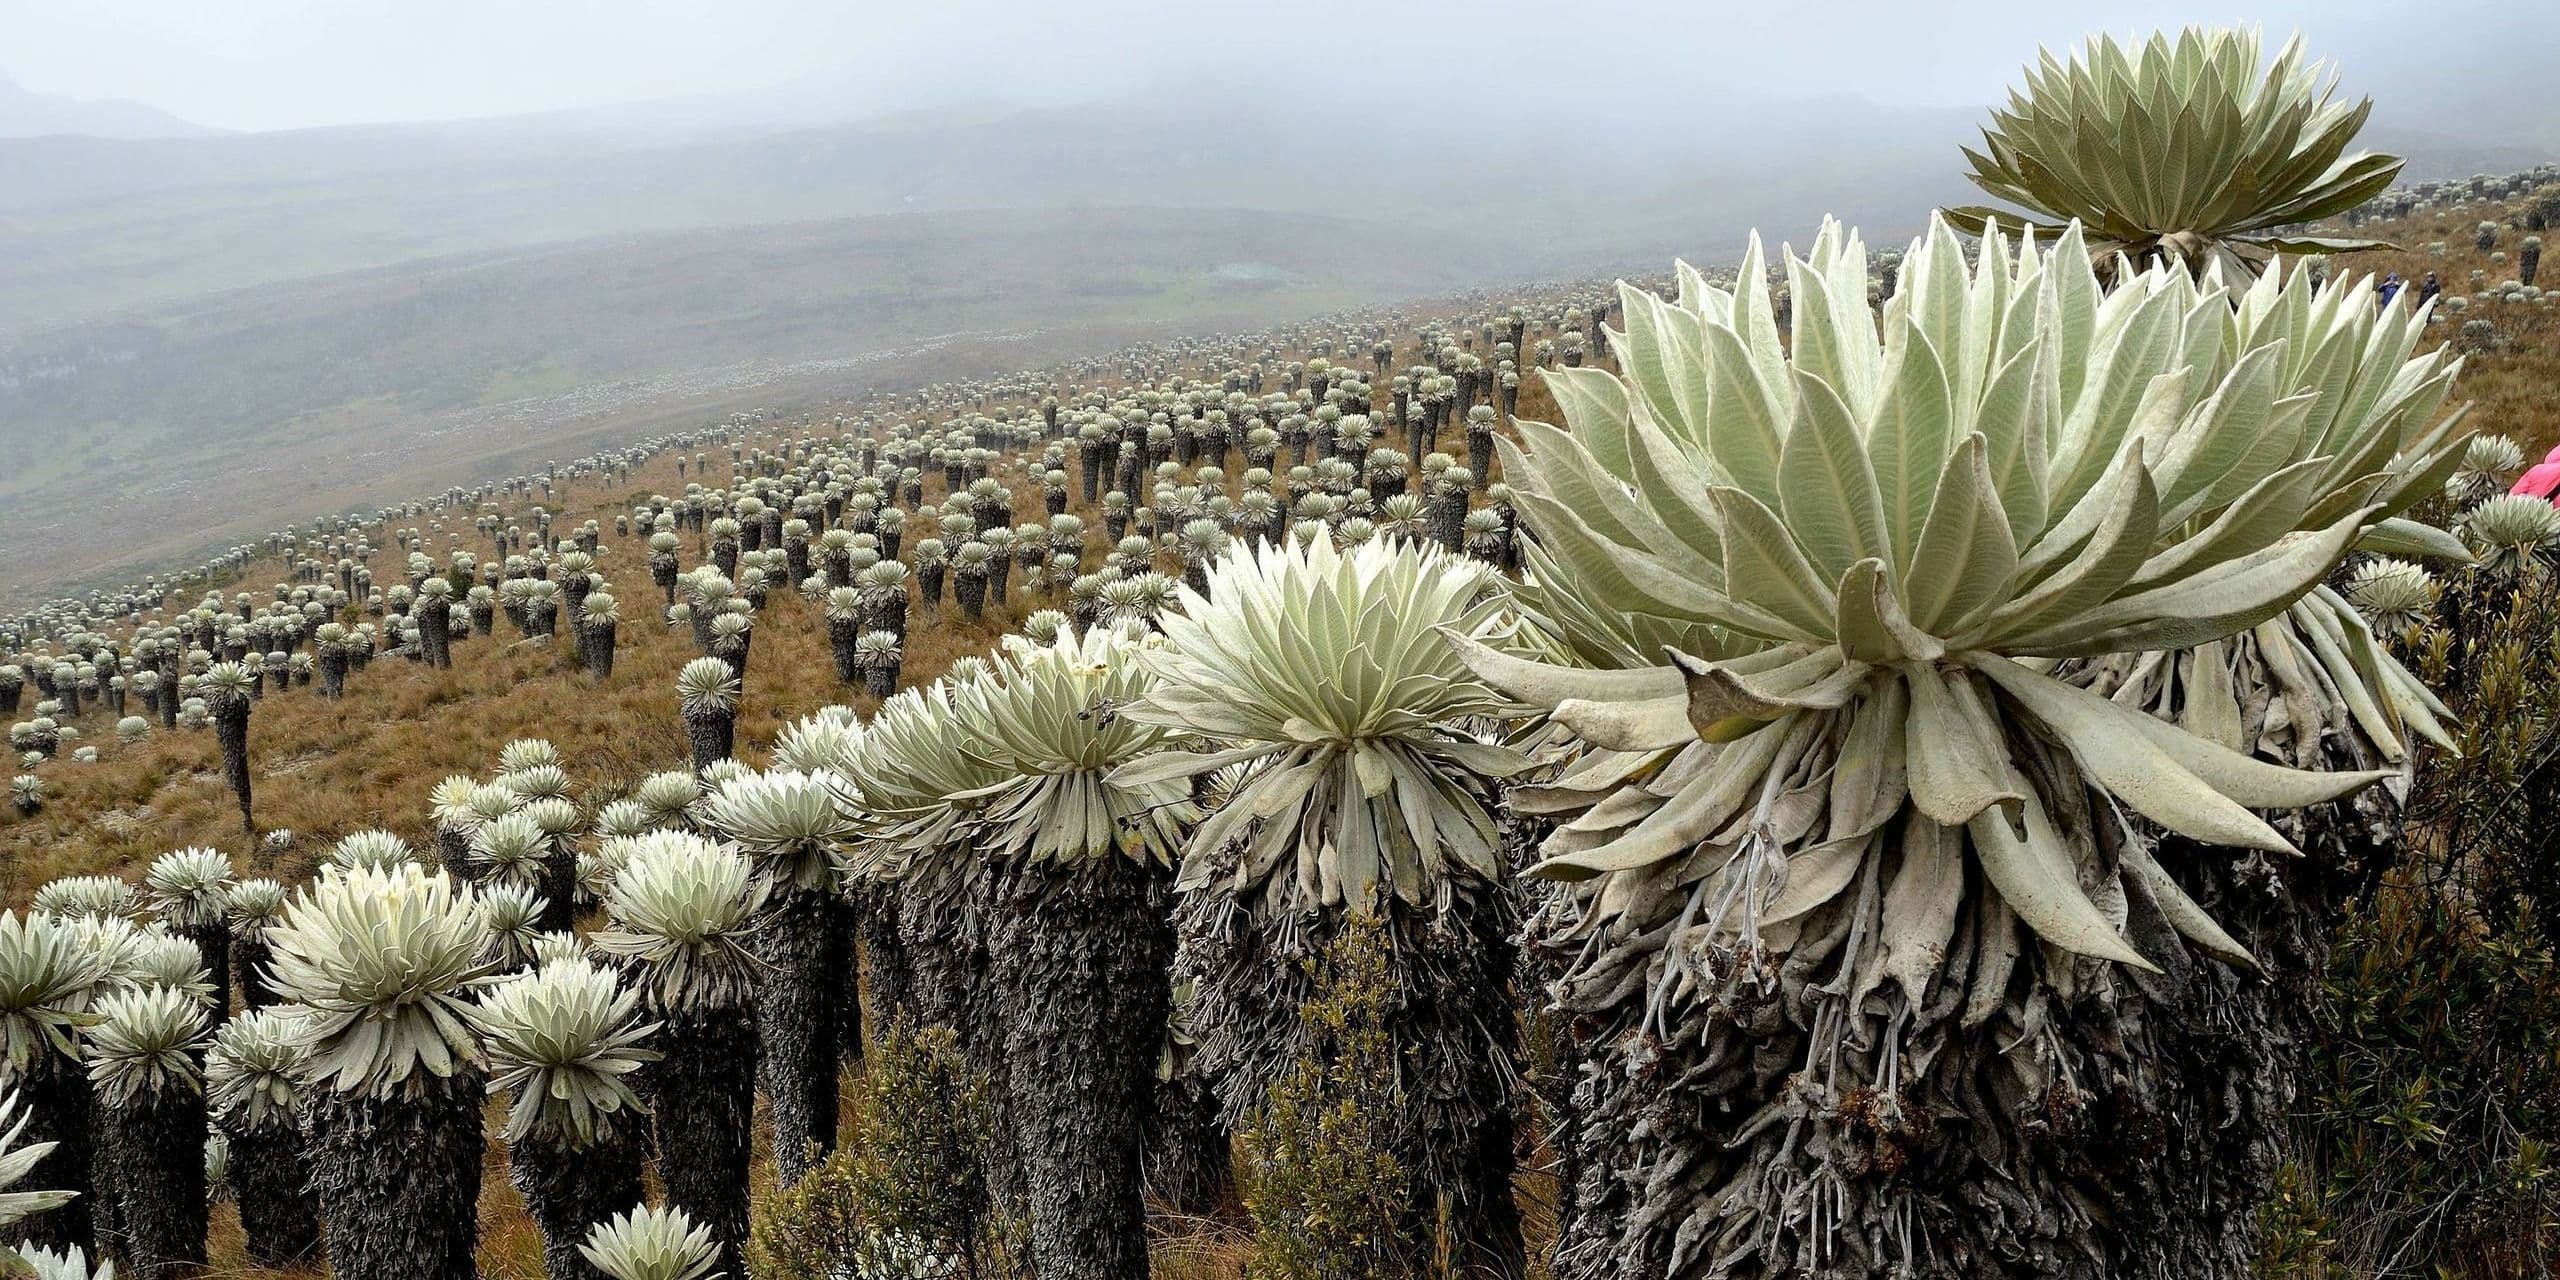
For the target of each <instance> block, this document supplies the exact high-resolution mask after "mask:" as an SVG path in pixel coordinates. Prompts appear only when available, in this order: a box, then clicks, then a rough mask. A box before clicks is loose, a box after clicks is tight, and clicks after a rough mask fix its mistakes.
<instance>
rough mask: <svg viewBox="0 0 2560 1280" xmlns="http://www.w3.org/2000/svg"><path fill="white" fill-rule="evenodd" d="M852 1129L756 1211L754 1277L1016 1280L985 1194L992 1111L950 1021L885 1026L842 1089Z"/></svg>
mask: <svg viewBox="0 0 2560 1280" xmlns="http://www.w3.org/2000/svg"><path fill="white" fill-rule="evenodd" d="M850 1103H851V1110H852V1116H851V1124H852V1130H851V1132H850V1133H849V1134H848V1135H847V1138H846V1141H845V1143H844V1144H843V1146H842V1147H841V1148H839V1149H838V1150H837V1152H836V1153H835V1155H834V1156H832V1157H831V1158H829V1159H828V1160H827V1162H826V1163H825V1164H822V1165H820V1166H819V1167H818V1168H817V1169H815V1170H813V1171H811V1172H810V1174H809V1175H808V1176H807V1177H805V1178H803V1179H801V1180H800V1182H799V1183H798V1184H797V1185H796V1186H793V1187H791V1188H790V1189H788V1190H785V1191H782V1192H779V1193H777V1194H775V1195H773V1196H771V1197H769V1198H768V1199H767V1200H766V1202H765V1203H764V1204H763V1205H762V1206H761V1207H760V1209H759V1211H758V1213H757V1215H756V1220H755V1225H754V1229H753V1232H752V1234H751V1236H750V1238H749V1240H748V1243H747V1270H748V1272H749V1274H751V1275H753V1276H755V1277H757V1280H811V1278H813V1277H815V1278H826V1280H835V1278H841V1280H946V1278H947V1280H1013V1277H1017V1276H1020V1275H1023V1274H1025V1272H1024V1271H1023V1270H1022V1269H1021V1268H1020V1267H1019V1266H1017V1265H1016V1263H1015V1261H1014V1259H1015V1257H1016V1256H1017V1252H1018V1251H1017V1250H1016V1249H1015V1248H1014V1247H1013V1243H1012V1241H1013V1233H1012V1232H1011V1231H1010V1229H1008V1228H1007V1227H1006V1226H1005V1225H1004V1224H1003V1223H1001V1222H1000V1221H999V1220H998V1218H997V1215H996V1214H995V1212H994V1209H993V1207H992V1205H991V1204H990V1202H989V1200H988V1195H987V1181H986V1162H987V1154H988V1150H989V1148H990V1146H991V1145H992V1143H993V1142H994V1116H993V1112H992V1110H991V1109H990V1107H989V1105H988V1099H987V1084H986V1080H985V1078H984V1077H983V1076H982V1075H980V1074H978V1073H976V1072H973V1071H971V1070H970V1069H969V1066H968V1063H967V1060H966V1058H965V1056H964V1055H963V1054H962V1053H961V1052H960V1048H959V1044H958V1041H957V1040H956V1039H955V1037H954V1036H953V1035H952V1033H951V1032H950V1030H949V1029H948V1028H944V1027H938V1026H937V1027H926V1028H923V1029H921V1030H919V1029H915V1028H911V1027H908V1026H905V1025H903V1024H902V1025H899V1026H896V1027H892V1028H891V1029H890V1030H889V1032H888V1034H886V1035H885V1036H883V1037H882V1038H881V1039H880V1041H879V1042H878V1043H877V1044H875V1045H874V1046H873V1047H872V1049H871V1051H870V1054H869V1056H868V1059H867V1063H866V1066H865V1070H864V1074H863V1076H862V1078H861V1079H860V1080H859V1081H858V1082H856V1083H855V1084H854V1086H853V1087H852V1089H851V1090H850Z"/></svg>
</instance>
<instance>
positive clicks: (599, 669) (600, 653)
mask: <svg viewBox="0 0 2560 1280" xmlns="http://www.w3.org/2000/svg"><path fill="white" fill-rule="evenodd" d="M620 630H621V627H620V626H619V624H616V623H612V622H589V623H586V624H584V625H581V626H580V627H579V628H578V652H579V654H580V655H581V656H582V657H584V658H585V659H586V661H587V674H588V675H591V676H594V677H595V678H596V679H598V680H610V679H612V678H613V643H614V638H615V636H616V634H617V633H618V632H619V631H620Z"/></svg>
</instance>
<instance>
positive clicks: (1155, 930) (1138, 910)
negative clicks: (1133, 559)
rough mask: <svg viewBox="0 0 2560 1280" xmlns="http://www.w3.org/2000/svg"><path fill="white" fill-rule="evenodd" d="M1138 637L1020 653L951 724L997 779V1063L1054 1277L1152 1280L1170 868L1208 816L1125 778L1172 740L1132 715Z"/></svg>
mask: <svg viewBox="0 0 2560 1280" xmlns="http://www.w3.org/2000/svg"><path fill="white" fill-rule="evenodd" d="M1143 635H1144V633H1143V632H1141V631H1114V630H1096V631H1094V632H1092V633H1089V634H1088V635H1087V636H1086V637H1084V638H1083V639H1082V640H1077V639H1075V638H1073V637H1064V638H1060V639H1059V640H1058V641H1057V642H1056V643H1054V644H1051V645H1046V646H1043V645H1037V644H1032V643H1029V642H1026V641H1020V640H1009V641H1008V645H1007V652H1006V653H1005V654H1004V655H1003V656H1002V657H1001V658H999V659H998V660H997V661H996V662H994V663H993V664H992V669H991V671H990V673H989V674H988V675H987V676H985V677H984V678H981V679H977V680H971V681H968V682H966V683H963V684H960V685H958V686H956V687H955V688H954V690H953V693H952V712H953V722H954V723H953V727H954V730H955V731H956V732H957V734H958V736H959V740H960V741H961V742H962V743H963V744H964V749H965V750H967V751H969V752H970V753H971V754H972V755H975V756H976V757H978V758H979V759H980V760H982V761H984V762H985V763H987V764H989V765H992V766H993V767H994V768H995V769H996V770H997V771H998V774H999V778H998V780H997V781H995V782H993V783H990V784H987V785H984V786H980V787H977V788H974V789H973V790H972V792H971V793H970V795H969V797H968V798H970V799H972V800H974V801H976V802H977V806H976V808H975V809H974V810H973V812H972V815H971V817H970V819H969V822H970V826H971V828H972V829H973V830H974V832H975V833H976V838H975V839H974V841H973V843H974V844H975V845H976V847H977V848H978V849H979V850H980V851H981V853H982V855H983V856H984V857H985V858H986V860H987V866H986V870H985V873H986V876H987V899H986V901H987V906H988V915H989V920H988V925H987V928H988V934H987V938H986V949H987V960H988V976H989V978H991V979H992V985H993V987H994V988H995V999H996V1001H997V1003H998V1006H999V1007H1000V1008H1001V1009H1002V1010H1004V1016H1003V1017H1002V1019H1001V1020H1000V1024H999V1027H998V1033H999V1035H1000V1039H999V1040H998V1042H997V1043H996V1044H994V1045H993V1046H992V1047H993V1048H994V1049H995V1051H996V1054H995V1061H996V1062H997V1063H998V1064H1000V1066H1001V1069H1002V1071H1003V1082H1002V1084H1001V1086H1000V1087H1001V1089H1002V1090H1003V1096H1004V1098H1005V1100H1006V1102H1007V1103H1008V1112H1009V1114H1008V1116H1007V1119H1008V1120H1009V1122H1010V1124H1011V1128H1012V1131H1013V1133H1012V1136H1013V1146H1014V1149H1015V1151H1016V1152H1017V1153H1018V1157H1019V1159H1020V1161H1021V1173H1022V1180H1023V1189H1024V1190H1025V1191H1026V1192H1027V1193H1028V1197H1029V1207H1030V1218H1031V1258H1032V1261H1033V1265H1034V1267H1035V1268H1036V1270H1037V1271H1038V1272H1039V1274H1040V1275H1042V1276H1055V1277H1060V1278H1062V1280H1104V1278H1106V1277H1142V1276H1144V1275H1146V1274H1147V1232H1146V1216H1145V1209H1144V1206H1143V1205H1142V1204H1141V1202H1140V1198H1139V1190H1140V1185H1141V1173H1142V1170H1143V1166H1144V1162H1143V1154H1144V1152H1143V1148H1142V1145H1141V1144H1142V1138H1143V1135H1144V1133H1145V1128H1146V1116H1147V1102H1148V1099H1149V1097H1150V1095H1151V1093H1152V1092H1153V1087H1154V1083H1155V1066H1156V1060H1157V1055H1158V1050H1159V1049H1160V1047H1161V1045H1162V1043H1163V1038H1164V1028H1165V1019H1166V1015H1167V1010H1166V1002H1167V1000H1168V998H1169V996H1170V990H1171V980H1170V978H1169V977H1168V973H1169V970H1170V966H1171V963H1172V959H1173V930H1172V924H1171V920H1170V908H1171V901H1170V890H1171V886H1172V878H1173V877H1172V863H1173V858H1174V854H1175V852H1176V851H1177V850H1178V849H1179V848H1180V846H1181V840H1182V835H1183V833H1184V832H1185V831H1186V830H1187V829H1188V828H1189V826H1190V824H1191V822H1192V821H1193V820H1194V819H1195V818H1196V817H1197V813H1196V811H1195V810H1194V809H1193V808H1192V805H1191V801H1190V793H1189V789H1188V787H1186V786H1185V785H1183V784H1182V783H1181V782H1180V781H1158V782H1143V781H1141V782H1134V783H1127V784H1124V783H1121V782H1119V781H1118V780H1116V779H1115V778H1114V777H1113V775H1112V771H1113V770H1114V769H1115V768H1117V767H1118V766H1120V765H1122V764H1125V763H1127V762H1129V761H1131V760H1134V759H1137V758H1139V757H1141V756H1144V755H1148V754H1151V753H1154V752H1156V751H1158V750H1160V749H1161V748H1162V747H1163V745H1164V743H1165V741H1166V740H1167V738H1168V737H1169V734H1168V732H1167V730H1165V729H1164V728H1162V727H1160V726H1156V725H1150V724H1145V723H1142V722H1138V721H1134V720H1131V719H1129V718H1128V717H1126V716H1124V715H1122V714H1120V710H1121V708H1122V707H1123V706H1125V705H1126V704H1127V703H1128V702H1129V701H1130V700H1132V699H1133V698H1135V697H1137V696H1138V695H1139V694H1141V693H1143V692H1144V691H1145V689H1146V687H1147V685H1148V682H1149V676H1148V674H1147V672H1146V670H1145V669H1144V667H1142V666H1141V665H1140V663H1139V655H1140V653H1141V652H1142V651H1143V650H1144V648H1145V647H1146V644H1147V642H1146V641H1144V640H1143V639H1141V637H1142V636H1143Z"/></svg>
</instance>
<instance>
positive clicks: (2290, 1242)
mask: <svg viewBox="0 0 2560 1280" xmlns="http://www.w3.org/2000/svg"><path fill="white" fill-rule="evenodd" d="M2439 615H2440V617H2439V625H2437V626H2434V627H2430V628H2426V629H2423V630H2422V631H2420V632H2419V633H2417V634H2415V635H2413V636H2411V637H2409V638H2408V640H2407V641H2406V644H2405V649H2404V651H2405V652H2408V653H2409V654H2410V655H2411V656H2412V658H2413V660H2414V662H2415V667H2416V670H2417V671H2418V672H2419V674H2420V676H2421V677H2422V678H2424V679H2426V680H2427V681H2428V682H2429V683H2430V684H2431V685H2434V686H2435V687H2437V688H2440V689H2444V690H2445V691H2446V694H2447V701H2448V702H2449V703H2451V704H2452V708H2453V711H2454V713H2455V715H2456V716H2457V717H2458V722H2457V726H2456V728H2455V734H2456V739H2457V743H2458V745H2459V747H2460V750H2459V753H2443V752H2430V753H2428V754H2427V755H2426V756H2424V757H2423V758H2422V759H2421V761H2420V763H2419V766H2418V771H2417V776H2416V780H2415V784H2414V788H2413V791H2412V793H2411V795H2410V797H2409V803H2408V809H2407V812H2408V824H2407V831H2408V841H2407V845H2406V848H2405V851H2404V853H2403V854H2402V857H2401V859H2400V864H2399V866H2397V867H2396V868H2395V869H2394V870H2393V871H2392V872H2391V874H2390V875H2389V876H2388V877H2387V878H2386V880H2385V881H2384V882H2383V884H2382V885H2381V886H2380V887H2379V888H2378V889H2377V890H2376V891H2375V892H2374V893H2372V894H2371V895H2370V896H2369V898H2368V900H2366V901H2363V902H2359V903H2357V904H2355V905H2354V906H2353V907H2352V908H2351V909H2350V910H2349V912H2348V913H2347V916H2346V918H2345V920H2344V921H2343V922H2342V923H2341V924H2340V926H2339V928H2338V930H2337V932H2336V933H2335V935H2334V936H2333V937H2332V938H2331V949H2330V955H2329V967H2328V972H2327V980H2326V989H2325V992H2324V995H2325V997H2326V1001H2327V1006H2328V1008H2327V1013H2328V1019H2329V1023H2328V1033H2327V1037H2326V1041H2325V1043H2323V1044H2321V1045H2320V1046H2319V1048H2318V1052H2317V1053H2316V1054H2315V1055H2314V1061H2316V1062H2317V1063H2319V1073H2318V1074H2317V1075H2316V1076H2315V1077H2314V1078H2313V1079H2311V1080H2309V1081H2306V1082H2305V1085H2304V1096H2303V1097H2302V1099H2301V1101H2300V1104H2299V1105H2298V1107H2297V1109H2296V1114H2297V1117H2298V1119H2297V1130H2298V1135H2299V1139H2300V1141H2299V1143H2298V1145H2297V1148H2296V1156H2295V1160H2294V1163H2293V1164H2292V1165H2291V1166H2290V1167H2289V1168H2287V1170H2286V1171H2285V1173H2284V1176H2283V1177H2282V1178H2281V1179H2280V1181H2279V1186H2278V1195H2277V1197H2276V1200H2275V1202H2274V1203H2273V1204H2271V1205H2270V1206H2269V1211H2268V1213H2267V1214H2266V1215H2265V1218H2264V1219H2263V1221H2262V1224H2261V1231H2262V1235H2261V1246H2262V1247H2261V1273H2262V1274H2263V1275H2264V1276H2266V1277H2268V1278H2269V1280H2341V1278H2343V1277H2348V1276H2354V1277H2404V1276H2405V1277H2412V1278H2417V1277H2424V1278H2426V1280H2438V1278H2440V1277H2472V1278H2477V1280H2509V1278H2511V1277H2512V1278H2515V1280H2522V1278H2523V1277H2527V1276H2545V1275H2550V1274H2553V1269H2554V1268H2555V1266H2560V1177H2555V1169H2554V1168H2553V1157H2552V1152H2553V1149H2554V1147H2555V1145H2560V963H2555V960H2554V953H2555V943H2560V717H2555V714H2554V712H2553V710H2552V706H2551V704H2552V699H2553V696H2554V695H2553V690H2554V689H2555V688H2560V601H2556V600H2555V599H2554V590H2553V584H2552V582H2551V580H2550V578H2549V576H2548V575H2547V574H2541V573H2537V574H2533V575H2529V576H2528V577H2527V579H2526V581H2525V582H2524V583H2523V584H2522V589H2514V588H2513V587H2511V586H2509V585H2508V584H2504V583H2495V582H2489V581H2485V580H2484V575H2481V574H2479V573H2477V572H2476V571H2474V572H2467V573H2464V574H2462V575H2461V576H2459V577H2457V578H2456V579H2455V580H2454V581H2453V582H2452V583H2451V584H2450V589H2448V590H2447V591H2446V592H2445V593H2444V600H2443V602H2442V603H2441V605H2440V607H2439Z"/></svg>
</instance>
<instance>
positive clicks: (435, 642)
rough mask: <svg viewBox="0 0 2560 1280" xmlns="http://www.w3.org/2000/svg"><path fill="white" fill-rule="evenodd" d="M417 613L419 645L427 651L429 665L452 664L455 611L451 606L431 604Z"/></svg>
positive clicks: (444, 665) (441, 665) (448, 665)
mask: <svg viewBox="0 0 2560 1280" xmlns="http://www.w3.org/2000/svg"><path fill="white" fill-rule="evenodd" d="M417 614H418V645H419V647H420V648H422V649H424V650H425V651H426V655H427V665H428V666H431V667H450V666H452V665H453V642H452V626H453V613H452V609H451V606H449V605H443V604H431V605H429V606H427V607H426V608H423V609H420V610H418V611H417Z"/></svg>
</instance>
